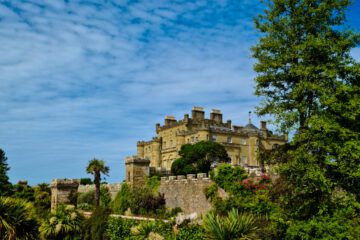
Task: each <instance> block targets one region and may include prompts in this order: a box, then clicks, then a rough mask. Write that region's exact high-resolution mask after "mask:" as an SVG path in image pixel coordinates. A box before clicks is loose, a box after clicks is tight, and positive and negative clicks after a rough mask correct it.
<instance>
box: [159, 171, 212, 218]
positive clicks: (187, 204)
mask: <svg viewBox="0 0 360 240" xmlns="http://www.w3.org/2000/svg"><path fill="white" fill-rule="evenodd" d="M211 183H212V181H211V179H210V178H208V177H207V174H206V173H198V174H188V175H186V176H185V175H178V176H169V177H162V178H161V181H160V186H159V193H162V194H164V197H165V199H166V207H167V208H170V209H171V208H176V207H180V208H181V209H182V210H183V212H184V213H185V214H190V213H194V212H196V213H198V214H204V213H206V212H207V211H209V210H210V209H211V204H210V202H209V201H208V200H207V199H206V196H205V193H204V191H205V189H207V188H208V187H209V186H210V185H211Z"/></svg>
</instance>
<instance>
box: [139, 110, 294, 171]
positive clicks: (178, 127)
mask: <svg viewBox="0 0 360 240" xmlns="http://www.w3.org/2000/svg"><path fill="white" fill-rule="evenodd" d="M156 134H157V135H156V136H155V137H153V139H152V140H150V141H139V142H138V143H137V157H138V158H140V159H148V160H149V161H150V168H152V169H156V170H157V171H159V170H162V171H164V170H165V171H169V170H170V169H171V164H172V163H173V161H174V160H176V159H177V158H179V155H178V152H179V150H180V148H181V146H182V145H184V144H194V143H196V142H199V141H208V140H210V141H214V142H218V143H220V144H222V145H224V147H225V149H226V150H227V153H228V155H229V157H230V158H231V163H232V164H233V165H241V166H243V167H245V168H247V169H256V168H259V167H260V163H259V161H258V160H257V151H258V149H259V147H260V146H261V147H263V148H265V149H272V148H276V147H277V146H279V145H282V144H284V143H285V142H286V141H287V135H275V134H273V133H272V132H271V131H269V130H268V129H267V127H266V122H264V121H262V122H261V123H260V128H258V127H256V126H255V125H253V124H252V123H251V120H250V118H249V123H248V124H247V125H245V126H237V125H232V123H231V120H228V121H226V122H223V116H222V113H221V111H220V110H216V109H213V110H212V111H211V113H210V118H209V119H207V118H205V112H204V109H203V108H202V107H193V109H192V112H191V117H190V116H189V114H185V115H184V118H183V119H181V120H176V119H175V117H173V116H166V117H165V122H164V125H162V126H161V125H160V124H159V123H157V124H156Z"/></svg>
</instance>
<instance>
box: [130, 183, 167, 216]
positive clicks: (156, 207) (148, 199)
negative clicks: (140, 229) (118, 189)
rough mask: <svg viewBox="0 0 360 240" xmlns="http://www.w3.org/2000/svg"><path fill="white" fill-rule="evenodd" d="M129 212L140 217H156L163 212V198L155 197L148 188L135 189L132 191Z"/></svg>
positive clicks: (160, 195)
mask: <svg viewBox="0 0 360 240" xmlns="http://www.w3.org/2000/svg"><path fill="white" fill-rule="evenodd" d="M132 191H133V193H132V197H133V198H132V200H131V206H130V208H131V212H132V213H134V214H142V215H157V214H158V213H163V212H165V198H164V195H163V194H160V193H158V194H157V195H156V194H154V193H153V191H152V190H151V189H149V188H146V187H145V188H142V187H137V188H133V189H132Z"/></svg>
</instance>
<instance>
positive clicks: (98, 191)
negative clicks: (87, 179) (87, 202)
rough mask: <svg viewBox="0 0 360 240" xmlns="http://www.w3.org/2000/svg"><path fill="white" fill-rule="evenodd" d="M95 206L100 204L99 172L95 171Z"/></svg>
mask: <svg viewBox="0 0 360 240" xmlns="http://www.w3.org/2000/svg"><path fill="white" fill-rule="evenodd" d="M94 183H95V207H96V208H98V207H99V206H100V172H95V179H94Z"/></svg>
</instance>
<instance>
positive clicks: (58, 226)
mask: <svg viewBox="0 0 360 240" xmlns="http://www.w3.org/2000/svg"><path fill="white" fill-rule="evenodd" d="M82 223H83V218H82V216H81V215H80V214H79V213H78V212H77V211H76V210H75V208H74V207H71V206H65V205H59V206H58V207H57V209H56V211H55V212H54V213H52V214H51V215H50V216H49V218H48V219H46V220H45V221H43V223H42V224H41V226H40V228H39V230H40V233H41V235H42V237H43V238H45V239H53V240H57V239H59V240H62V239H69V240H70V239H71V240H72V239H80V238H79V236H80V233H81V231H82Z"/></svg>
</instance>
